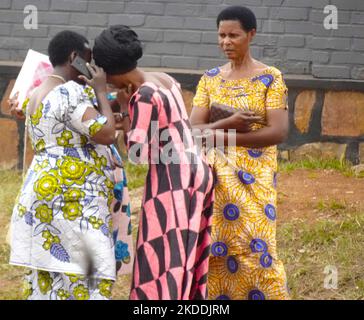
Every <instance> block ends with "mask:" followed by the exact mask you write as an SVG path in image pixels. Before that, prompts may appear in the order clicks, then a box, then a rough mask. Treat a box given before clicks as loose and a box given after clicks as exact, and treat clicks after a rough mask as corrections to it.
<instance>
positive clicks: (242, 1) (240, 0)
mask: <svg viewBox="0 0 364 320" xmlns="http://www.w3.org/2000/svg"><path fill="white" fill-rule="evenodd" d="M224 3H225V4H228V5H243V6H259V5H261V4H262V0H225V1H224Z"/></svg>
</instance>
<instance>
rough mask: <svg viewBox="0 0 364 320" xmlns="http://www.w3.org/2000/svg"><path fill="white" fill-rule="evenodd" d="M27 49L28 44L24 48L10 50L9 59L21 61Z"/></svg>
mask: <svg viewBox="0 0 364 320" xmlns="http://www.w3.org/2000/svg"><path fill="white" fill-rule="evenodd" d="M29 49H30V46H28V47H26V48H25V50H10V59H11V60H12V61H23V60H24V58H25V56H26V55H27V52H28V50H29Z"/></svg>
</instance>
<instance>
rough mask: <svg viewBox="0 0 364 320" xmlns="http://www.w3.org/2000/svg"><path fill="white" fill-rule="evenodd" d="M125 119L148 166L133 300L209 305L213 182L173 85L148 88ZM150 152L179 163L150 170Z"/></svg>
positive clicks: (154, 165) (138, 94) (140, 92)
mask: <svg viewBox="0 0 364 320" xmlns="http://www.w3.org/2000/svg"><path fill="white" fill-rule="evenodd" d="M129 111H130V112H129V113H130V117H131V130H130V133H129V137H128V148H129V152H130V150H131V148H135V147H138V148H139V149H140V152H139V153H138V155H140V156H141V157H142V156H143V155H144V156H145V157H147V159H148V162H149V172H148V175H147V179H146V185H145V190H144V199H143V204H142V210H141V213H140V222H139V231H138V239H137V246H136V256H135V262H134V271H133V281H132V288H131V293H130V299H143V300H145V299H151V300H192V299H206V297H207V272H208V258H209V251H210V232H211V218H212V205H213V197H214V194H213V175H212V171H211V168H210V167H209V165H208V164H207V163H206V162H205V160H204V159H203V158H202V157H201V156H200V155H199V154H198V153H197V152H196V150H195V148H194V143H193V138H192V133H191V126H190V123H189V120H188V115H187V112H186V109H185V106H184V103H183V99H182V96H181V93H180V90H179V88H178V84H177V83H174V85H173V87H172V88H171V89H170V90H167V89H164V88H160V87H157V86H155V85H154V84H151V83H145V84H144V85H143V86H142V87H141V88H140V89H139V90H138V91H137V92H136V93H135V95H134V96H133V98H132V99H131V102H130V105H129ZM153 121H155V122H158V128H157V129H156V130H153V128H152V125H151V124H152V122H153ZM166 130H167V131H166ZM153 131H154V132H153ZM143 132H144V133H147V138H146V136H145V135H144V136H143ZM166 132H167V133H168V137H169V138H168V139H163V135H165V134H166ZM157 136H158V138H159V141H157V142H156V137H157ZM164 140H166V141H164ZM153 146H154V147H155V146H156V149H157V151H158V152H157V154H158V156H160V157H162V155H166V153H168V154H170V153H171V152H175V154H176V155H177V157H178V160H179V161H177V162H178V163H173V162H171V163H163V161H160V163H151V159H152V153H153V152H152V151H151V150H152V149H153ZM171 150H172V151H171ZM129 156H130V153H129ZM188 159H190V160H191V161H188Z"/></svg>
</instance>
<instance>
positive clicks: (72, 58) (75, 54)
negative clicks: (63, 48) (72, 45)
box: [69, 51, 77, 64]
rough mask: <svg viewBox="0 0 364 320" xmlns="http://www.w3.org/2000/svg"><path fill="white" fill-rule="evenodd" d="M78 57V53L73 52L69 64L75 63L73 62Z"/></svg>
mask: <svg viewBox="0 0 364 320" xmlns="http://www.w3.org/2000/svg"><path fill="white" fill-rule="evenodd" d="M76 56H77V52H76V51H72V52H71V54H70V56H69V63H70V64H71V63H72V62H73V60H75V59H76Z"/></svg>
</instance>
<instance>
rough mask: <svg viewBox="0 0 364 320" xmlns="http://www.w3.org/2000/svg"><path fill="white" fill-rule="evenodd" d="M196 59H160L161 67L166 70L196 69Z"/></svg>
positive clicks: (167, 57)
mask: <svg viewBox="0 0 364 320" xmlns="http://www.w3.org/2000/svg"><path fill="white" fill-rule="evenodd" d="M197 66H198V58H192V57H173V56H165V57H162V67H167V68H183V69H197Z"/></svg>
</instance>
